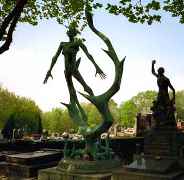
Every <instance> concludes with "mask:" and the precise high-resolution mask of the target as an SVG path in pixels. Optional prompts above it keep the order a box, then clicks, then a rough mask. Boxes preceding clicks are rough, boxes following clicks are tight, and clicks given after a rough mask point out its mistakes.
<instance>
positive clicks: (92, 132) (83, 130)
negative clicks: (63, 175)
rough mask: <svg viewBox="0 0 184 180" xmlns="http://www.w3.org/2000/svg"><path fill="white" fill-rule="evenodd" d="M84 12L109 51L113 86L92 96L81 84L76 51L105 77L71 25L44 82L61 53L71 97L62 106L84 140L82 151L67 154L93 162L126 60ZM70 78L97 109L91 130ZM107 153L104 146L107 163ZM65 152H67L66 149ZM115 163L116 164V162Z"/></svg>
mask: <svg viewBox="0 0 184 180" xmlns="http://www.w3.org/2000/svg"><path fill="white" fill-rule="evenodd" d="M87 6H88V5H87ZM89 9H90V8H89ZM85 13H86V19H87V23H88V26H89V28H90V29H91V30H92V31H93V32H94V33H95V34H96V35H97V36H98V37H99V38H100V39H102V40H103V41H104V43H105V44H106V46H107V48H108V49H107V50H104V52H105V53H106V54H107V55H108V56H109V57H110V60H112V62H113V63H114V67H115V78H114V81H113V83H112V85H111V86H110V87H109V89H107V91H106V92H104V93H102V94H101V95H98V96H95V95H94V93H93V91H92V89H91V88H90V87H89V86H88V85H87V83H86V82H85V81H84V79H83V77H82V76H81V74H80V72H79V70H78V67H79V64H80V58H79V59H76V55H77V52H78V51H79V48H81V49H82V50H83V51H84V52H85V54H86V55H87V57H88V58H89V60H90V61H91V62H92V63H93V65H94V66H95V68H96V74H99V75H100V77H101V78H102V79H103V78H105V77H106V75H105V74H104V72H103V71H102V70H101V69H100V67H99V66H98V65H97V64H96V63H95V61H94V59H93V57H92V56H91V55H90V54H89V52H88V50H87V48H86V46H85V45H84V44H83V41H82V40H80V39H76V38H75V36H76V35H77V34H78V31H77V29H76V27H75V26H72V25H71V26H69V30H68V31H67V35H68V37H69V42H61V43H60V46H59V48H58V50H57V52H56V54H55V56H54V57H53V58H52V63H51V66H50V69H49V70H48V72H47V74H46V77H45V80H44V83H46V82H47V80H48V78H49V77H52V74H51V71H52V68H53V66H54V65H55V63H56V61H57V59H58V56H59V55H60V53H61V51H62V54H63V55H64V58H65V78H66V81H67V86H68V90H69V94H70V102H69V103H68V104H65V103H62V104H64V105H65V106H66V107H67V108H68V112H69V115H70V117H71V119H72V120H73V121H74V123H76V124H77V125H78V127H79V132H80V134H82V135H83V136H84V138H85V141H86V144H85V149H83V150H82V151H80V152H76V153H75V150H74V151H73V152H72V153H71V154H69V157H70V158H72V159H73V158H74V159H75V155H76V157H78V156H79V154H80V156H81V158H82V159H83V158H84V159H91V160H95V159H96V155H97V154H99V152H98V151H101V150H99V148H97V146H96V142H97V139H98V138H99V137H100V135H101V134H102V133H104V132H107V131H108V129H109V128H110V127H111V125H112V123H113V117H112V114H111V112H110V110H109V107H108V104H109V100H110V99H111V97H112V96H113V95H114V94H115V93H116V92H117V91H118V90H119V89H120V84H121V78H122V74H123V67H124V61H125V58H126V57H124V58H123V59H122V60H119V58H118V56H117V54H116V52H115V50H114V48H113V46H112V44H111V41H110V40H109V38H108V37H107V36H105V35H104V34H103V33H102V32H100V31H98V30H97V29H96V27H95V26H94V24H93V18H92V14H91V12H90V11H88V8H87V7H86V10H85ZM72 77H75V78H76V79H77V80H78V81H79V82H80V83H81V85H82V86H83V87H84V91H86V92H87V94H84V93H80V92H79V93H80V94H81V95H82V96H84V97H85V98H86V99H88V100H89V101H90V102H91V103H93V104H94V105H95V107H96V108H97V110H98V111H99V113H100V114H101V118H102V121H101V123H100V124H98V125H96V126H95V127H92V128H91V127H90V126H89V124H88V117H87V115H86V113H85V111H84V110H83V108H82V107H81V105H80V103H79V101H78V97H77V93H76V89H75V87H74V84H73V81H72ZM74 149H75V148H74ZM109 151H110V149H109V148H108V146H107V147H106V151H105V156H104V157H106V159H108V160H109V159H112V158H113V157H112V153H110V152H109ZM66 152H68V151H67V150H66ZM106 152H107V153H106ZM67 158H68V157H67ZM117 163H118V164H119V161H118V162H117ZM61 164H62V162H61Z"/></svg>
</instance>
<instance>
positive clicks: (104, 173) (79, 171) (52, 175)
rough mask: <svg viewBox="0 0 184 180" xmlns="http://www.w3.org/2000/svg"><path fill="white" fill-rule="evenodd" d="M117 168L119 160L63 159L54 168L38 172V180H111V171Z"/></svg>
mask: <svg viewBox="0 0 184 180" xmlns="http://www.w3.org/2000/svg"><path fill="white" fill-rule="evenodd" d="M119 167H121V161H120V160H99V161H86V160H83V161H82V160H72V159H63V160H61V161H60V162H59V164H58V166H57V167H55V168H49V169H44V170H40V171H39V176H38V180H49V179H54V180H69V179H76V180H111V176H112V171H113V170H115V169H117V168H119Z"/></svg>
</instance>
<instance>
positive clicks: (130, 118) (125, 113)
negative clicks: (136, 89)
mask: <svg viewBox="0 0 184 180" xmlns="http://www.w3.org/2000/svg"><path fill="white" fill-rule="evenodd" d="M137 113H138V109H137V107H136V105H135V103H134V102H133V101H132V100H128V101H126V102H124V103H122V104H121V105H120V119H121V124H122V125H123V126H125V127H133V126H134V124H135V118H136V115H137Z"/></svg>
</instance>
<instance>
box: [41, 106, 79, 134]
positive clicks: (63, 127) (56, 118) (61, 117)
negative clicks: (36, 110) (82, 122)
mask: <svg viewBox="0 0 184 180" xmlns="http://www.w3.org/2000/svg"><path fill="white" fill-rule="evenodd" d="M42 123H43V128H44V129H47V130H50V131H51V132H58V133H63V132H69V131H70V130H71V129H74V130H76V125H75V124H74V123H73V121H71V119H70V116H69V114H68V111H67V110H66V109H64V110H63V109H60V108H54V109H52V111H49V112H45V113H43V114H42Z"/></svg>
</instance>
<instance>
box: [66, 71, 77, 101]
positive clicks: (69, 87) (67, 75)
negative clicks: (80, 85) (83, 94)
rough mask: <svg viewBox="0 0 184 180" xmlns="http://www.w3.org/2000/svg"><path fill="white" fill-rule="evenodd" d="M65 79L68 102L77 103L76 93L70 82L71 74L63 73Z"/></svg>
mask: <svg viewBox="0 0 184 180" xmlns="http://www.w3.org/2000/svg"><path fill="white" fill-rule="evenodd" d="M65 79H66V83H67V86H68V90H69V94H70V102H71V103H75V102H76V101H78V99H77V95H76V91H75V88H74V85H73V82H72V74H71V72H67V71H65Z"/></svg>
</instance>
